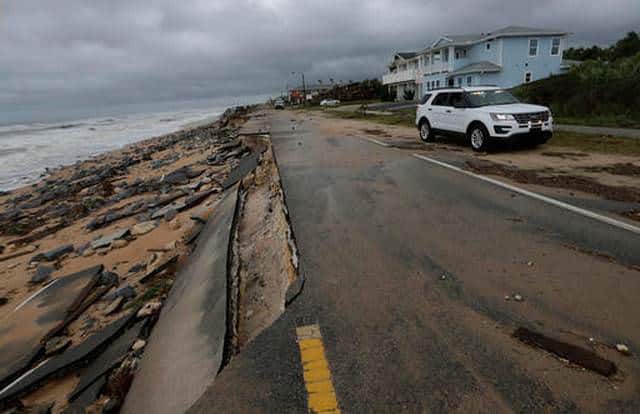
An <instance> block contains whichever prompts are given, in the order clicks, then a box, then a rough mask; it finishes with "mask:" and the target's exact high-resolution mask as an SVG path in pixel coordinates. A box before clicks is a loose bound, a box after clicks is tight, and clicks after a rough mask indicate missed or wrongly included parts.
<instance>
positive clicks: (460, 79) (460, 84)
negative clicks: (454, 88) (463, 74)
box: [458, 78, 462, 86]
mask: <svg viewBox="0 0 640 414" xmlns="http://www.w3.org/2000/svg"><path fill="white" fill-rule="evenodd" d="M458 86H462V78H458Z"/></svg>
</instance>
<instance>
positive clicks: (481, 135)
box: [467, 124, 489, 151]
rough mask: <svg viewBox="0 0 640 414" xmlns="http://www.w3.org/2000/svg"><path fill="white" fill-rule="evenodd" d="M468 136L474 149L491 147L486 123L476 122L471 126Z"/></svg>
mask: <svg viewBox="0 0 640 414" xmlns="http://www.w3.org/2000/svg"><path fill="white" fill-rule="evenodd" d="M467 138H468V139H469V142H470V143H471V148H472V149H473V150H474V151H486V150H487V149H488V148H489V132H488V131H487V128H485V127H484V125H481V124H475V125H473V126H472V127H471V128H469V132H468V133H467Z"/></svg>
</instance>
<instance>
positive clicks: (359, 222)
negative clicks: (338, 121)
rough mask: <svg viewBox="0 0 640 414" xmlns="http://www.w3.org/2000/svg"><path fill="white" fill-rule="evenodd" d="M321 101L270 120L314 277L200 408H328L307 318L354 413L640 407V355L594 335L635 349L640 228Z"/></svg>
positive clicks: (335, 385) (639, 343)
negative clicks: (344, 125)
mask: <svg viewBox="0 0 640 414" xmlns="http://www.w3.org/2000/svg"><path fill="white" fill-rule="evenodd" d="M311 116H312V115H309V114H300V113H297V114H294V113H291V112H288V111H287V112H278V113H275V112H273V113H270V114H268V116H267V118H266V119H265V121H264V122H265V124H266V125H268V126H269V127H270V129H271V134H272V140H273V145H274V148H275V152H276V156H277V159H278V163H279V166H280V172H281V176H282V182H283V186H284V191H285V195H286V199H287V204H288V208H289V211H290V216H291V220H292V226H293V230H294V232H295V236H296V239H297V242H298V247H299V250H300V258H301V265H302V269H303V271H304V274H305V276H306V284H305V286H304V290H303V292H302V294H301V295H300V296H299V297H298V299H297V300H296V301H295V302H294V303H293V304H292V305H291V306H289V307H288V308H287V310H286V311H285V313H284V314H283V316H282V317H281V318H280V319H279V320H278V321H277V322H276V323H275V324H274V325H272V326H271V327H270V328H268V329H267V330H265V331H264V332H263V333H262V334H261V335H260V336H258V337H257V338H256V339H255V340H254V341H253V342H252V343H251V344H249V345H248V346H247V347H246V348H245V349H244V350H243V351H242V352H241V353H240V354H239V355H238V356H237V357H235V358H233V359H232V361H231V362H230V364H229V365H228V366H227V367H226V368H225V369H224V370H223V371H222V372H221V374H220V375H219V376H218V378H217V379H216V381H215V383H214V384H213V385H212V386H211V387H210V388H209V389H208V390H207V392H206V393H205V395H204V396H203V397H202V398H201V399H200V400H199V401H198V403H197V404H196V405H195V406H194V407H192V409H191V412H202V413H205V412H274V413H275V412H278V413H285V412H286V413H289V412H296V413H297V412H299V413H304V412H307V410H308V408H317V407H319V406H321V405H322V404H328V405H327V406H331V407H333V406H332V405H331V404H333V402H332V401H329V400H330V398H325V399H322V400H318V399H317V398H315V399H314V398H312V397H310V394H308V393H307V389H309V390H312V388H313V384H315V382H314V379H313V378H312V377H313V376H312V375H311V374H313V372H312V371H306V372H305V373H304V374H303V372H304V371H303V363H302V361H305V358H306V357H307V355H308V352H309V351H308V350H306V349H305V347H306V345H305V344H307V343H309V342H308V341H309V340H308V339H305V338H307V337H306V336H304V335H307V334H306V333H304V332H307V331H305V330H307V329H309V327H310V326H311V327H314V326H315V327H317V329H318V333H317V335H315V336H313V338H314V339H317V342H318V343H320V344H321V345H322V348H321V349H323V350H324V352H323V358H320V359H318V361H316V362H318V363H322V364H326V368H327V369H328V371H329V372H330V378H328V383H330V384H331V385H332V388H331V389H330V392H328V394H322V395H335V399H336V403H337V406H338V407H339V409H341V410H342V412H349V413H371V412H390V413H398V412H461V413H469V412H542V411H545V412H568V411H599V412H613V411H628V412H638V411H640V395H639V394H638V392H637V390H638V380H639V377H638V374H639V373H640V363H638V360H637V358H636V357H626V356H623V355H622V354H620V353H618V352H616V351H615V350H614V349H610V348H608V347H606V346H603V345H597V343H600V342H601V343H606V344H616V343H620V342H621V343H625V344H626V345H628V346H629V347H630V348H631V349H632V350H637V349H640V318H638V317H637V316H636V315H639V314H640V302H639V301H638V292H640V278H639V277H638V276H639V273H638V270H637V268H635V269H634V267H633V266H637V265H639V264H640V243H639V236H638V235H637V234H634V233H632V232H630V231H628V230H624V229H621V228H617V227H614V226H611V225H609V224H606V223H603V222H600V221H597V220H594V219H592V218H589V217H585V216H583V215H580V214H576V213H575V212H572V211H568V210H566V209H562V208H559V207H556V206H553V205H550V204H548V203H545V202H543V201H540V200H537V199H533V198H530V197H527V196H524V195H522V194H520V193H516V192H513V191H510V190H508V189H505V188H501V187H498V186H495V185H493V184H491V183H488V182H484V181H481V180H478V179H477V178H474V177H471V176H468V175H465V174H461V173H459V172H456V171H454V170H451V169H448V168H443V167H441V166H439V165H437V164H434V163H430V162H425V161H424V160H421V159H418V158H416V157H414V156H412V153H413V152H415V151H407V150H402V149H396V148H386V147H382V146H379V145H376V144H374V143H372V142H370V141H367V140H365V139H363V137H360V136H341V135H339V134H336V133H335V130H333V129H332V127H331V122H332V121H331V119H321V118H313V119H311V118H310V117H311ZM428 156H429V157H430V158H433V159H438V152H437V151H432V152H429V153H428ZM516 295H517V297H518V298H519V299H521V300H514V299H515V298H516ZM517 327H527V328H530V329H533V330H536V331H539V332H541V333H543V334H546V335H549V336H552V337H554V338H557V339H560V340H562V341H566V342H569V343H573V344H576V345H581V346H583V347H593V350H594V351H596V352H597V353H598V354H599V355H601V356H602V357H604V358H607V359H610V360H611V361H613V362H615V363H616V364H617V366H618V368H619V371H620V373H619V374H617V375H616V376H615V377H614V379H606V378H604V377H602V376H600V375H598V374H596V373H593V372H590V371H585V370H582V369H580V368H577V367H575V366H573V365H569V364H567V363H566V362H564V361H561V360H560V359H559V358H556V357H554V356H552V355H550V354H548V353H545V352H542V351H540V350H538V349H534V348H531V347H529V346H527V345H525V344H523V343H521V342H519V341H518V340H516V339H514V338H513V337H512V333H513V331H514V330H515V329H516V328H517ZM313 329H315V328H313ZM301 335H302V336H301ZM588 338H595V339H596V341H597V342H594V341H591V342H590V341H589V340H588ZM590 344H591V345H590ZM314 349H317V348H314ZM314 361H315V360H314ZM323 366H325V365H323ZM305 367H307V366H306V365H305ZM310 373H311V374H310ZM323 381H324V380H323ZM326 382H327V381H325V382H323V384H324V383H326ZM310 384H311V385H310ZM332 392H334V393H335V394H332ZM316 396H317V394H316ZM319 404H320V405H319ZM333 408H335V407H333ZM333 408H331V409H333ZM327 412H336V411H335V410H333V411H327Z"/></svg>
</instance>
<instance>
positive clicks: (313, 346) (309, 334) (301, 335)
mask: <svg viewBox="0 0 640 414" xmlns="http://www.w3.org/2000/svg"><path fill="white" fill-rule="evenodd" d="M296 334H297V336H298V347H299V348H300V359H301V360H302V369H303V370H304V371H303V373H302V375H303V377H304V382H305V387H306V388H307V396H308V405H309V409H310V410H311V411H312V412H314V413H322V414H334V413H335V414H339V413H340V408H339V407H338V400H337V399H336V391H335V389H334V388H333V382H332V381H331V371H330V369H329V363H328V362H327V358H326V356H325V353H324V345H323V344H322V335H320V327H319V326H318V325H307V326H299V327H297V328H296Z"/></svg>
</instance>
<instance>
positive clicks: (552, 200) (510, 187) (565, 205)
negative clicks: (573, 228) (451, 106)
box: [413, 154, 640, 235]
mask: <svg viewBox="0 0 640 414" xmlns="http://www.w3.org/2000/svg"><path fill="white" fill-rule="evenodd" d="M413 156H414V157H416V158H419V159H421V160H423V161H427V162H430V163H433V164H436V165H439V166H441V167H444V168H448V169H450V170H453V171H457V172H459V173H462V174H465V175H468V176H470V177H474V178H477V179H479V180H482V181H486V182H488V183H491V184H494V185H497V186H498V187H502V188H504V189H507V190H509V191H513V192H514V193H518V194H521V195H524V196H527V197H531V198H533V199H536V200H538V201H542V202H543V203H547V204H551V205H553V206H556V207H559V208H562V209H565V210H568V211H571V212H573V213H576V214H580V215H582V216H585V217H589V218H591V219H594V220H597V221H600V222H602V223H605V224H609V225H611V226H614V227H617V228H619V229H623V230H628V231H630V232H632V233H635V234H638V235H640V227H636V226H634V225H632V224H629V223H625V222H623V221H620V220H616V219H613V218H611V217H607V216H604V215H602V214H598V213H594V212H593V211H589V210H585V209H583V208H580V207H576V206H574V205H571V204H568V203H565V202H563V201H559V200H556V199H555V198H551V197H547V196H543V195H542V194H538V193H534V192H532V191H529V190H525V189H524V188H520V187H516V186H515V185H511V184H507V183H504V182H502V181H499V180H494V179H493V178H489V177H485V176H483V175H479V174H475V173H472V172H471V171H466V170H463V169H462V168H459V167H456V166H454V165H451V164H447V163H445V162H442V161H438V160H435V159H433V158H429V157H425V156H424V155H420V154H413Z"/></svg>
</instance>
